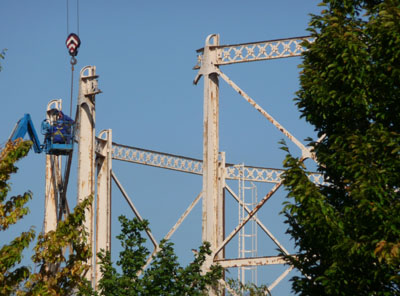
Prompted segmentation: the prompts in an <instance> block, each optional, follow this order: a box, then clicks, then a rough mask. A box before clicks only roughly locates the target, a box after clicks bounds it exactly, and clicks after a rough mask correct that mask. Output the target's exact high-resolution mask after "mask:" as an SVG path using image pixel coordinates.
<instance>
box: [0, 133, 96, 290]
mask: <svg viewBox="0 0 400 296" xmlns="http://www.w3.org/2000/svg"><path fill="white" fill-rule="evenodd" d="M31 146H32V142H31V141H23V140H22V139H18V140H16V141H14V142H11V141H9V142H7V144H6V145H5V147H4V148H3V149H2V150H1V152H0V231H5V230H7V229H9V228H10V226H12V225H13V224H15V223H17V222H18V221H19V220H20V219H22V218H23V217H24V216H25V215H26V214H28V213H29V209H28V207H27V206H26V203H27V202H28V201H29V200H30V199H31V198H32V193H31V192H29V191H28V192H26V193H24V194H22V195H17V196H11V197H8V193H9V191H10V183H9V180H10V177H11V175H12V174H14V173H16V172H17V171H18V169H17V167H16V166H15V163H16V162H17V161H18V160H20V159H21V158H23V157H24V156H26V155H27V154H28V152H29V149H30V148H31ZM91 202H92V197H89V198H87V199H85V200H84V201H82V202H81V203H80V204H78V205H77V206H76V208H75V209H74V212H73V213H72V214H70V215H69V216H68V217H67V219H66V220H65V221H62V222H60V223H59V224H58V226H57V228H56V230H55V231H50V232H48V233H46V234H39V237H38V241H37V244H36V246H35V248H34V252H35V253H34V255H33V257H32V261H33V263H34V264H36V266H37V268H38V271H37V272H32V270H31V267H29V266H21V265H20V263H21V260H22V257H23V251H24V250H25V249H27V248H28V246H29V244H30V243H31V242H32V241H33V240H34V238H35V231H34V230H33V228H30V230H29V231H26V232H23V233H21V234H20V235H19V236H17V237H15V238H14V239H13V240H12V241H11V242H10V243H9V244H5V245H3V246H1V248H0V295H73V294H87V295H89V293H90V292H91V289H90V284H89V283H88V282H87V280H86V279H85V273H86V271H87V269H88V264H87V260H88V259H89V258H91V250H90V246H89V244H88V243H87V234H86V232H85V231H84V228H83V222H84V220H85V214H84V213H85V209H86V208H88V207H89V206H90V205H91ZM67 247H69V251H68V252H67V253H65V251H66V248H67Z"/></svg>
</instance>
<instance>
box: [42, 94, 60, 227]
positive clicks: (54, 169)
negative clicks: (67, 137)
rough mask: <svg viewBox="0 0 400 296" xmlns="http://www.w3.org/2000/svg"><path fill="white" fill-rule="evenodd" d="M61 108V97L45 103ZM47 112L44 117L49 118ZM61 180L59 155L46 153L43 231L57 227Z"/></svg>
mask: <svg viewBox="0 0 400 296" xmlns="http://www.w3.org/2000/svg"><path fill="white" fill-rule="evenodd" d="M53 108H55V109H57V110H61V109H62V101H61V99H57V100H52V101H50V102H49V103H48V104H47V110H46V111H49V110H51V109H53ZM49 116H50V115H49V113H48V112H47V114H46V119H47V120H50V117H49ZM60 181H61V157H60V156H57V155H46V188H45V206H44V233H47V232H49V231H51V230H55V229H56V228H57V222H58V217H57V212H58V207H59V203H58V202H59V201H58V198H59V191H58V190H59V185H60Z"/></svg>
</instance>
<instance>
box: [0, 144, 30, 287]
mask: <svg viewBox="0 0 400 296" xmlns="http://www.w3.org/2000/svg"><path fill="white" fill-rule="evenodd" d="M31 145H32V143H31V142H29V141H25V142H24V141H21V140H17V141H15V142H14V143H12V142H8V143H7V144H6V145H5V147H4V148H3V149H2V150H1V152H0V231H5V230H7V229H9V227H10V226H12V225H14V224H15V223H17V222H18V221H19V220H20V219H21V218H23V217H24V216H25V215H26V214H28V212H29V209H28V208H27V207H26V203H27V202H28V201H29V200H30V199H31V198H32V193H31V192H25V193H23V194H21V195H16V196H11V197H8V193H9V191H10V189H11V188H10V184H9V180H10V177H11V175H12V174H15V173H16V172H17V171H18V168H17V167H16V166H15V165H14V164H15V163H16V162H17V161H18V160H20V159H21V158H23V157H24V156H26V155H27V153H28V152H29V149H30V147H31ZM34 238H35V232H34V230H33V229H32V228H30V229H29V230H28V231H26V232H23V233H21V234H20V235H19V236H17V237H15V238H14V239H13V240H12V241H11V242H10V243H9V244H5V245H3V246H1V248H0V295H10V294H12V293H14V292H15V291H16V290H17V289H18V287H19V285H20V284H21V283H22V282H23V281H25V280H26V279H27V278H28V277H29V269H28V268H27V267H25V266H18V264H19V263H20V262H21V260H22V252H23V251H24V250H25V249H26V248H27V247H28V246H29V244H30V242H31V241H32V240H33V239H34Z"/></svg>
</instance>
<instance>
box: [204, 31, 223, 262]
mask: <svg viewBox="0 0 400 296" xmlns="http://www.w3.org/2000/svg"><path fill="white" fill-rule="evenodd" d="M212 39H213V41H214V42H213V43H211V40H212ZM218 44H219V36H218V35H209V36H208V37H207V39H206V46H205V48H204V55H203V61H202V74H203V75H204V132H203V216H202V222H203V223H202V238H203V241H208V242H210V244H211V250H212V251H214V250H215V249H216V248H217V246H218V241H219V238H218V233H219V231H218V230H219V229H220V228H221V227H220V226H221V225H219V223H218V222H219V220H220V219H219V218H220V217H221V214H220V212H221V210H222V209H220V204H221V203H220V201H219V198H221V196H220V194H218V193H219V184H218V183H219V182H218V152H219V135H218V121H219V85H218V74H217V73H216V72H215V66H214V65H215V63H216V61H217V55H216V50H215V49H214V48H213V46H215V45H218ZM222 240H223V239H222ZM212 259H213V258H211V257H210V258H209V259H208V260H207V263H206V266H205V268H208V267H209V266H210V265H211V264H212Z"/></svg>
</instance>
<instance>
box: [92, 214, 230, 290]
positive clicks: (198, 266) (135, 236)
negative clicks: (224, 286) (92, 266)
mask: <svg viewBox="0 0 400 296" xmlns="http://www.w3.org/2000/svg"><path fill="white" fill-rule="evenodd" d="M119 221H120V222H121V225H122V232H121V234H120V235H118V236H117V238H118V239H119V240H120V241H121V245H122V247H123V251H122V252H121V253H120V255H119V260H118V261H117V265H118V266H120V268H121V272H122V273H121V274H120V273H119V272H118V271H117V270H116V268H115V267H114V266H113V264H112V262H111V257H110V253H109V252H104V251H102V252H101V253H99V254H98V256H99V258H100V262H101V271H102V273H103V278H102V279H101V280H100V283H99V290H100V291H99V293H100V295H105V296H111V295H116V296H117V295H118V296H125V295H126V296H133V295H207V289H208V287H216V286H217V283H218V280H219V279H221V278H222V268H221V267H220V266H212V267H211V269H210V271H208V272H206V273H204V274H203V273H202V266H203V264H204V262H205V260H206V255H210V254H211V251H210V248H209V244H208V243H204V244H203V245H202V246H201V247H200V248H199V251H198V253H197V254H196V255H195V258H194V260H193V262H192V263H190V264H189V265H188V266H186V267H181V266H180V265H179V263H178V258H177V256H176V255H175V253H174V250H173V247H172V243H171V242H168V241H162V242H161V243H160V249H161V250H160V251H159V252H158V253H157V254H156V255H155V257H154V259H153V261H152V263H151V265H150V266H149V268H147V269H146V270H144V271H143V273H142V274H141V275H139V272H140V271H141V269H142V267H143V266H144V265H145V263H146V259H147V256H149V255H150V252H149V250H148V249H147V248H146V247H145V246H144V243H145V241H146V239H145V238H143V237H142V234H141V233H142V232H143V231H144V230H145V229H147V228H148V222H147V221H139V220H138V219H136V218H134V219H133V220H128V219H127V218H125V217H124V216H120V217H119Z"/></svg>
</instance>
